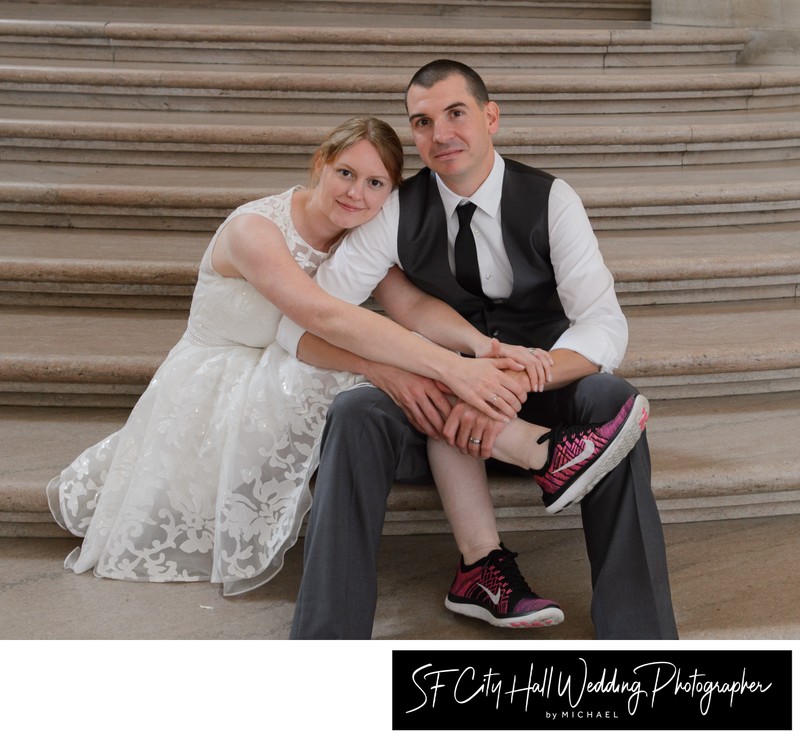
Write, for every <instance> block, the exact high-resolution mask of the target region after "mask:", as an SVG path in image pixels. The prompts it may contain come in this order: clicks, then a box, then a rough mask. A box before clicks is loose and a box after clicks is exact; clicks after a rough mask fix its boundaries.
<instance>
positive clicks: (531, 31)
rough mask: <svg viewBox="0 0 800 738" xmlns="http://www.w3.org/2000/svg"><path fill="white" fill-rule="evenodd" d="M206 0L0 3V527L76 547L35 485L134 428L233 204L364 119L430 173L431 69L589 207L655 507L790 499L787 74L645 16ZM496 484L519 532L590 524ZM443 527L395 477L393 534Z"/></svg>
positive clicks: (682, 516)
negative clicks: (641, 397) (425, 91)
mask: <svg viewBox="0 0 800 738" xmlns="http://www.w3.org/2000/svg"><path fill="white" fill-rule="evenodd" d="M217 5H218V3H211V2H205V1H204V0H168V2H166V3H162V4H156V3H152V0H127V1H126V2H125V3H124V5H114V6H111V5H108V6H106V5H103V4H102V3H93V2H91V1H90V0H85V1H84V2H78V1H77V0H76V2H66V1H62V2H55V1H53V2H39V3H27V2H0V343H1V344H2V346H3V350H2V351H1V352H0V428H2V434H3V438H4V443H3V452H2V456H1V457H0V535H7V536H52V535H60V534H61V533H60V531H59V530H58V529H57V528H56V527H55V526H54V524H52V523H50V519H49V515H48V513H47V510H46V504H45V501H44V496H43V488H44V485H45V483H46V481H47V480H48V479H49V478H50V477H51V476H53V474H55V473H56V472H57V471H58V470H59V469H60V468H61V467H62V466H63V465H64V464H66V463H69V462H70V461H71V460H72V458H73V457H74V456H75V455H76V454H77V453H78V452H80V451H81V450H82V449H83V448H85V447H86V446H88V445H90V444H92V443H93V442H95V441H96V440H98V439H99V438H101V437H103V436H104V435H106V434H107V433H109V432H111V431H113V430H114V429H115V428H116V427H118V426H119V425H120V424H121V423H122V422H123V421H124V418H125V416H126V413H127V411H128V409H129V408H130V407H131V405H132V404H133V403H134V402H135V400H136V397H137V396H138V394H139V393H140V392H141V391H142V390H143V388H144V387H145V386H146V384H147V382H148V380H149V377H150V376H151V375H152V373H153V371H154V370H155V368H156V366H158V364H159V363H160V361H161V360H162V359H163V357H164V356H165V354H166V352H167V351H168V350H169V348H170V346H171V345H172V344H173V343H174V341H175V340H176V339H177V337H178V336H180V334H181V333H182V330H183V325H184V323H185V317H186V310H187V307H188V303H189V299H190V296H191V290H192V287H193V283H194V277H195V272H196V268H197V263H198V260H199V257H200V255H201V254H202V251H203V249H204V248H205V245H206V243H207V242H208V239H209V237H210V235H211V233H212V232H213V230H214V229H215V228H216V226H217V225H218V224H219V222H220V221H221V220H222V218H224V216H225V215H226V214H227V213H228V212H229V211H230V210H231V209H232V208H233V207H235V206H236V205H237V204H239V203H241V202H244V201H246V200H248V199H252V198H254V197H257V196H260V195H262V194H266V193H268V192H272V191H280V190H282V189H285V188H286V187H287V186H289V185H291V184H294V183H296V182H300V181H303V180H304V178H305V176H306V166H307V161H308V155H309V153H310V152H311V151H312V150H313V148H314V146H315V144H316V142H317V141H319V139H320V138H321V136H322V135H323V133H324V131H325V130H327V129H329V128H330V127H332V126H333V125H335V124H336V123H337V122H339V121H340V120H342V119H343V118H344V117H346V116H348V115H352V114H356V113H362V112H365V111H368V112H372V113H375V114H379V115H381V116H383V117H385V118H386V119H387V120H389V121H390V122H392V123H393V124H394V125H395V127H396V128H397V130H398V132H399V133H400V135H401V137H402V138H403V141H404V144H405V145H406V150H407V154H408V169H409V172H411V171H413V170H414V169H415V168H416V167H417V166H418V164H419V161H418V159H417V157H416V154H415V152H414V150H413V145H412V143H411V140H410V135H409V133H408V130H407V124H406V122H405V121H404V116H403V105H402V91H403V89H404V86H405V83H406V82H407V79H408V76H409V75H410V73H411V72H412V71H413V70H414V69H415V68H416V67H417V66H418V65H419V64H421V63H424V62H425V61H427V60H429V59H432V58H436V57H438V56H445V55H446V56H451V57H455V58H458V59H462V60H464V61H466V62H468V63H471V64H473V65H474V66H476V68H477V69H478V70H479V71H480V72H481V73H482V74H483V76H484V77H485V79H486V80H487V83H488V85H489V88H490V91H491V92H492V93H493V95H494V97H495V99H497V101H498V102H499V103H500V106H501V110H502V113H503V118H502V125H501V131H500V132H499V134H498V136H497V139H496V142H497V145H498V148H499V149H500V150H501V152H502V153H504V154H507V155H509V156H512V157H513V158H517V159H519V160H521V161H525V162H527V163H531V164H533V165H535V166H539V167H542V168H546V169H548V170H550V171H552V172H553V173H555V174H557V175H559V176H562V177H563V178H564V179H566V180H567V181H568V182H570V183H571V184H572V185H573V186H574V187H575V188H576V189H577V190H578V192H579V193H580V194H581V196H582V198H583V200H584V202H585V204H586V206H587V210H588V212H589V215H590V218H591V220H592V222H593V225H594V227H595V229H596V231H597V233H598V236H599V238H600V242H601V248H602V249H603V252H604V254H605V256H606V260H607V262H608V264H609V266H610V267H611V269H612V271H613V272H614V274H615V277H616V280H617V290H618V293H619V296H620V301H621V303H622V304H623V306H624V309H625V312H626V314H627V316H628V318H629V322H630V329H631V341H630V347H629V351H628V354H627V356H626V359H625V362H624V364H623V366H622V367H621V370H620V373H621V374H622V375H624V376H626V377H628V378H630V379H631V381H633V382H634V383H635V384H636V385H637V386H639V387H640V388H641V389H642V391H643V392H645V393H646V394H647V395H648V396H649V397H650V398H651V400H652V406H653V418H652V421H651V425H650V441H651V448H652V451H653V465H654V468H653V481H654V488H655V491H656V495H657V498H658V501H659V505H660V507H661V509H662V512H663V515H664V520H665V521H667V522H669V521H692V520H709V519H726V518H741V517H748V516H771V515H779V514H793V513H797V512H800V470H799V468H798V463H797V459H796V456H795V454H794V450H793V449H794V446H795V443H796V438H797V437H798V431H800V412H798V411H800V310H799V309H798V307H799V306H800V305H799V303H798V284H800V163H799V160H800V122H799V121H800V117H799V116H798V113H799V112H800V67H767V66H765V67H754V66H746V65H742V64H739V63H737V59H739V58H740V57H741V55H742V54H743V52H744V50H745V48H746V45H747V43H748V41H749V39H750V37H751V32H750V31H749V30H747V29H744V30H743V29H698V28H678V27H665V26H657V25H654V24H651V23H650V22H649V2H643V1H642V0H617V1H613V0H583V1H578V0H576V1H575V2H569V3H565V2H557V1H556V0H551V1H550V2H548V1H547V0H517V1H516V2H514V1H513V0H508V1H504V2H498V3H491V12H489V10H490V9H489V7H488V5H489V4H487V3H484V2H480V1H479V0H473V1H472V2H469V1H468V0H464V1H463V2H459V1H458V0H450V1H449V2H438V3H423V2H421V0H406V1H405V2H402V3H399V4H398V3H390V2H388V1H384V0H365V1H364V2H357V1H353V2H342V3H333V2H313V1H311V0H308V1H301V2H295V3H293V4H292V5H291V10H287V4H286V3H273V2H255V0H253V1H252V2H248V1H247V0H237V1H234V2H231V3H225V5H224V9H220V8H217V7H216V6H217ZM495 496H496V503H497V509H498V517H499V520H500V524H501V527H502V528H503V529H504V530H540V529H545V528H571V527H578V526H579V525H580V520H579V516H578V515H577V514H576V513H575V512H572V511H566V512H565V513H562V514H561V515H558V516H548V515H546V514H545V513H544V512H543V510H542V508H541V505H540V504H539V503H538V501H537V499H536V497H537V496H536V495H535V494H532V493H531V490H530V484H528V485H525V484H523V483H522V482H521V481H520V480H517V479H514V480H509V479H502V480H497V483H496V485H495ZM443 530H446V523H445V521H444V519H443V515H442V513H441V509H440V507H439V504H438V500H437V498H436V494H435V491H434V490H433V488H430V487H419V488H418V487H398V490H397V493H396V494H393V496H392V508H391V511H390V516H389V520H388V522H387V526H386V531H387V533H398V534H399V533H424V532H439V531H443Z"/></svg>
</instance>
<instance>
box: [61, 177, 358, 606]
mask: <svg viewBox="0 0 800 738" xmlns="http://www.w3.org/2000/svg"><path fill="white" fill-rule="evenodd" d="M293 191H294V190H290V191H289V192H285V193H283V194H282V195H277V196H272V197H267V198H263V199H261V200H257V201H254V202H251V203H247V204H245V205H243V206H241V207H240V208H238V209H237V210H235V211H234V212H233V213H231V215H230V216H229V217H228V219H227V220H226V221H225V223H227V222H228V221H229V220H230V219H231V218H233V217H235V216H236V215H239V214H242V213H258V214H260V215H262V216H264V217H265V218H268V219H269V220H271V221H273V222H274V223H275V224H276V225H278V227H279V228H280V229H281V231H282V232H283V234H284V236H285V238H286V242H287V244H288V246H289V249H290V250H291V252H292V253H293V254H294V257H295V260H296V261H297V263H298V264H299V265H300V267H301V268H302V269H303V270H304V271H305V272H307V273H308V274H309V275H313V274H314V272H315V271H316V269H317V267H318V266H319V265H320V264H321V263H322V262H323V261H324V260H325V259H326V258H327V256H328V255H327V254H325V253H321V252H319V251H315V250H314V249H313V248H311V247H310V246H309V245H308V244H307V243H306V242H305V241H304V240H303V239H302V238H301V237H300V235H299V234H298V233H297V231H296V230H295V228H294V226H293V224H292V221H291V212H290V206H291V197H292V192H293ZM225 223H223V224H222V226H220V229H219V230H218V231H217V234H216V235H215V236H214V238H213V239H212V240H211V243H210V244H209V247H208V249H207V250H206V253H205V255H204V256H203V259H202V261H201V264H200V272H199V277H198V282H197V286H196V288H195V292H194V297H193V299H192V307H191V311H190V315H189V323H188V327H187V330H186V333H185V334H184V336H183V337H182V338H181V340H180V341H179V342H178V344H177V345H176V346H175V347H174V348H173V349H172V351H171V352H170V353H169V355H168V357H167V358H166V360H165V361H164V363H163V364H162V365H161V367H160V368H159V369H158V371H157V372H156V374H155V376H154V377H153V379H152V381H151V382H150V385H149V386H148V388H147V390H146V391H145V392H144V394H143V395H142V397H141V398H140V399H139V401H138V403H137V404H136V406H135V407H134V409H133V411H132V412H131V415H130V417H129V419H128V421H127V423H126V424H125V426H124V427H123V428H122V429H121V430H119V431H117V432H116V433H114V434H113V435H111V436H109V437H108V438H106V439H104V440H103V441H100V442H99V443H97V444H96V445H94V446H92V447H91V448H90V449H88V450H87V451H85V452H84V453H82V454H81V455H80V456H79V457H78V458H77V459H76V460H75V461H74V462H73V463H72V464H71V465H70V466H69V467H68V468H67V469H65V470H64V471H62V473H61V474H60V475H59V476H58V477H56V478H55V479H53V480H52V481H51V482H50V484H49V485H48V487H47V495H48V500H49V502H50V508H51V510H52V512H53V516H54V517H55V519H56V520H57V521H58V523H59V524H60V525H61V526H62V527H64V528H66V529H68V530H70V531H71V532H72V533H74V534H75V535H77V536H82V537H83V538H84V541H83V545H82V546H80V547H79V548H77V549H75V550H74V551H73V552H72V553H71V554H70V555H69V556H68V557H67V560H66V561H65V564H64V565H65V567H66V568H67V569H71V570H73V571H75V572H76V573H81V572H86V571H89V570H94V573H95V574H96V575H97V576H101V577H110V578H113V579H134V580H144V581H151V582H166V581H197V580H206V579H210V580H211V581H212V582H217V583H222V584H223V592H224V593H225V594H237V593H241V592H246V591H248V590H250V589H253V588H254V587H257V586H258V585H260V584H263V583H264V582H266V581H267V580H269V579H270V578H272V577H273V576H274V575H275V574H277V573H278V571H280V569H281V567H282V566H283V558H284V554H285V552H286V550H287V549H288V548H289V547H290V546H292V545H293V544H294V543H295V542H296V540H297V537H298V532H299V530H300V526H301V524H302V521H303V518H304V516H305V514H306V513H307V512H308V510H309V508H310V506H311V494H310V491H309V480H310V477H311V475H312V474H313V472H314V470H315V469H316V466H317V462H318V453H319V437H320V434H321V432H322V427H323V424H324V422H325V415H326V412H327V408H328V406H329V405H330V403H331V401H332V400H333V398H334V396H335V395H336V394H337V393H338V392H340V391H341V390H343V389H346V388H349V387H352V386H353V385H354V384H356V383H358V382H359V381H363V377H358V376H354V375H352V374H349V373H347V372H331V371H326V370H321V369H316V368H315V367H312V366H309V365H308V364H304V363H303V362H300V361H298V360H296V359H294V358H293V357H291V356H290V355H288V354H287V353H286V352H285V351H284V350H283V349H282V348H281V347H280V346H279V345H278V344H277V343H275V334H276V331H277V327H278V322H279V320H280V317H281V314H280V312H279V311H278V310H277V308H276V307H275V306H274V305H272V303H270V302H269V301H268V300H267V299H266V298H264V297H263V296H262V295H261V294H260V293H259V292H257V291H256V290H255V289H254V288H253V287H252V286H251V285H250V284H249V283H247V282H245V281H244V280H242V279H230V278H225V277H222V276H220V275H219V274H217V273H216V272H215V271H214V269H213V267H212V265H211V251H212V249H213V248H214V243H215V242H216V239H217V235H218V234H219V232H220V231H221V230H222V227H224V225H225Z"/></svg>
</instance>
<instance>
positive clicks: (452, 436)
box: [442, 400, 506, 459]
mask: <svg viewBox="0 0 800 738" xmlns="http://www.w3.org/2000/svg"><path fill="white" fill-rule="evenodd" d="M505 427H506V424H505V423H503V422H500V421H497V420H492V419H491V418H490V417H489V416H488V415H485V414H484V413H482V412H481V411H480V410H476V409H475V408H474V407H472V405H468V404H467V403H466V402H463V401H461V400H459V401H458V402H457V403H456V404H455V405H454V406H453V409H452V411H451V412H450V415H449V416H448V418H447V421H446V422H445V424H444V430H443V431H442V436H443V437H444V440H445V441H446V442H447V443H449V444H450V445H451V446H455V447H456V448H458V449H459V450H460V451H461V452H462V453H465V454H469V455H470V456H475V457H478V458H482V459H488V458H489V457H490V456H491V455H492V449H493V448H494V443H495V441H496V440H497V436H498V434H499V433H500V431H502V430H503V428H505ZM470 439H472V440H470ZM475 440H479V441H480V443H473V441H475Z"/></svg>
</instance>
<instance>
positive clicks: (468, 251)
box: [455, 202, 483, 297]
mask: <svg viewBox="0 0 800 738" xmlns="http://www.w3.org/2000/svg"><path fill="white" fill-rule="evenodd" d="M475 207H476V206H475V203H474V202H465V203H464V204H463V205H459V206H458V207H457V208H456V214H457V215H458V235H457V236H456V242H455V261H456V281H457V282H458V283H459V284H460V285H461V286H462V287H463V288H464V289H465V290H467V292H471V293H472V294H473V295H478V296H481V297H482V296H483V289H482V288H481V273H480V269H478V252H477V250H476V248H475V237H474V236H473V235H472V226H471V223H472V214H473V213H474V212H475Z"/></svg>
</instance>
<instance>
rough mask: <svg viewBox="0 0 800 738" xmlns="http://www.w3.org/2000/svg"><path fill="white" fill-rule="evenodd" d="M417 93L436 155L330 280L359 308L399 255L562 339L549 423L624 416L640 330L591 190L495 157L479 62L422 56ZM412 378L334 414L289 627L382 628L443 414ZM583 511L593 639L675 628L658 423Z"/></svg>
mask: <svg viewBox="0 0 800 738" xmlns="http://www.w3.org/2000/svg"><path fill="white" fill-rule="evenodd" d="M406 107H407V110H408V114H409V121H410V124H411V130H412V133H413V137H414V143H415V145H416V147H417V149H418V151H419V154H420V156H421V158H422V160H423V162H424V163H425V165H426V168H424V169H423V170H421V172H419V173H418V174H417V175H416V176H414V177H412V178H411V179H409V180H407V181H406V182H405V183H404V184H403V185H402V186H401V188H400V189H399V191H396V192H395V193H393V195H392V197H391V198H390V199H389V201H388V202H387V204H386V206H385V207H384V209H383V211H382V213H381V215H379V216H378V217H377V218H375V219H374V220H373V221H371V222H370V223H368V224H366V225H364V226H361V227H360V228H359V229H357V230H356V231H354V232H353V233H351V234H350V235H349V236H348V237H347V239H346V240H345V241H344V243H343V244H342V245H341V246H340V248H339V250H338V251H337V253H336V254H335V255H334V256H333V257H332V258H331V259H330V260H329V261H328V262H326V263H325V264H324V265H323V266H322V267H321V268H320V270H319V272H318V274H317V281H318V282H319V283H320V285H321V286H322V287H323V288H324V289H325V290H326V291H328V292H330V293H331V294H333V295H335V296H337V297H340V298H342V299H346V300H347V301H349V302H352V303H356V304H358V303H361V302H363V301H364V300H365V299H366V298H367V297H368V296H369V294H370V293H371V292H372V290H373V289H374V288H375V286H376V285H377V284H378V282H379V281H380V280H381V279H382V278H383V276H384V275H385V273H386V271H387V270H388V269H389V268H390V267H391V266H393V265H394V264H399V265H400V266H401V268H402V269H403V270H404V271H405V273H406V275H407V276H408V277H409V278H410V279H411V281H412V282H414V283H415V284H416V285H417V286H418V287H420V288H421V289H423V290H424V291H426V292H428V293H430V294H433V295H434V296H436V297H438V298H440V299H442V300H444V301H445V302H447V303H449V304H450V305H451V306H452V307H454V308H455V309H456V310H457V311H458V312H459V313H461V314H462V315H463V316H464V317H465V318H466V319H467V320H469V321H470V322H471V323H472V324H473V325H475V326H476V327H477V328H478V329H479V330H481V331H482V332H483V333H485V334H486V335H491V336H496V337H498V338H499V339H500V340H501V341H503V342H506V343H512V344H518V345H523V346H538V347H542V348H545V349H548V350H550V352H551V354H552V357H553V359H554V361H555V364H554V366H553V381H552V386H547V387H546V388H545V389H546V390H548V391H545V392H544V393H531V394H529V395H528V400H527V402H526V403H525V405H524V406H523V409H522V411H521V412H520V417H523V418H525V419H527V420H530V421H532V422H535V423H539V424H541V425H545V426H548V427H552V426H554V425H557V424H559V423H564V422H567V423H575V424H586V423H593V422H599V421H605V420H607V419H608V418H611V417H613V416H614V415H615V414H616V413H617V411H618V409H619V408H620V407H621V406H622V405H623V404H624V403H625V401H626V400H627V399H628V398H629V397H630V396H631V395H633V394H635V389H634V388H632V387H631V386H630V385H629V384H628V383H627V382H625V381H624V380H622V379H620V378H618V377H615V376H613V375H612V374H611V373H610V372H611V370H612V369H614V368H615V367H616V366H618V365H619V363H620V361H621V360H622V356H623V353H624V351H625V348H626V343H627V328H626V325H625V321H624V318H623V317H622V313H621V311H620V310H619V305H618V303H617V301H616V296H615V294H614V289H613V280H612V279H611V278H610V275H609V273H608V271H607V270H606V268H605V266H604V265H603V262H602V258H601V257H600V254H599V250H598V247H597V241H596V239H595V237H594V234H593V233H592V230H591V226H590V225H589V221H588V218H587V217H586V214H585V211H584V209H583V205H582V204H581V202H580V200H579V198H578V196H577V195H576V194H575V193H574V191H573V190H572V189H571V188H569V186H568V185H566V183H564V182H563V181H561V180H559V179H556V178H554V177H553V176H551V175H549V174H547V173H545V172H542V171H539V170H535V169H531V168H530V167H526V166H524V165H521V164H519V163H517V162H513V161H510V160H504V159H503V158H501V157H500V156H499V155H497V154H496V152H495V150H494V146H493V142H492V136H493V134H494V133H495V132H496V131H497V129H498V127H499V108H498V106H497V104H496V103H494V102H493V101H491V100H489V96H488V93H487V91H486V87H485V85H484V83H483V80H482V79H481V78H480V77H479V76H478V75H477V74H476V73H475V72H474V70H472V69H471V68H470V67H467V66H465V65H463V64H460V63H459V62H453V61H449V60H438V61H435V62H431V63H430V64H427V65H426V66H424V67H422V68H421V69H420V70H418V71H417V73H416V74H415V75H414V77H413V78H412V80H411V82H410V84H409V86H408V88H407V91H406ZM465 198H469V200H470V201H472V202H474V204H475V206H476V207H474V214H471V216H470V217H471V219H472V220H471V224H470V230H471V231H472V233H473V234H474V237H475V241H476V242H477V246H476V250H477V253H478V262H477V264H475V265H473V267H472V277H471V279H472V281H473V287H472V288H471V289H470V291H467V290H466V289H464V288H462V287H461V286H459V283H458V282H456V280H455V279H454V270H455V269H456V268H457V267H456V266H455V264H454V259H455V257H454V255H453V250H452V249H453V244H454V241H455V240H456V237H457V235H456V234H457V233H458V231H459V217H461V216H460V215H459V214H458V211H457V206H458V205H459V203H460V202H462V204H463V200H464V199H465ZM470 208H471V209H473V206H470ZM468 219H469V218H468ZM458 268H460V267H458ZM301 335H302V329H299V328H297V327H296V326H293V324H290V323H288V321H287V322H285V323H284V325H283V326H282V329H281V342H282V343H284V345H286V347H287V348H288V349H289V350H290V351H292V350H294V351H295V352H296V347H297V342H298V341H299V338H300V336H301ZM303 358H306V357H303ZM307 360H308V359H307ZM311 361H312V362H313V359H312V360H311ZM406 379H407V381H408V383H409V384H413V385H414V386H415V387H416V390H417V391H416V392H415V393H414V392H412V393H408V394H410V395H413V396H414V397H416V398H417V399H413V400H407V401H406V404H405V405H404V406H403V407H402V408H401V407H399V406H398V405H397V404H396V403H395V402H394V401H393V400H392V399H391V397H390V396H389V395H388V394H385V393H384V392H382V391H381V390H380V389H377V388H375V387H362V388H356V389H353V390H351V391H348V392H345V393H343V394H341V395H339V396H338V397H337V398H336V400H335V401H334V403H333V405H332V407H331V409H330V411H329V414H328V419H327V423H326V428H325V433H324V435H323V441H322V448H321V456H320V465H319V470H318V473H317V481H316V485H315V492H314V506H313V508H312V512H311V515H310V518H309V523H308V529H307V534H306V540H305V565H304V574H303V580H302V582H301V587H300V593H299V596H298V600H297V607H296V610H295V616H294V622H293V626H292V633H291V637H292V638H298V639H300V638H302V639H310V638H314V639H335V638H337V639H338V638H351V639H352V638H369V637H370V636H371V633H372V625H373V619H374V613H375V605H376V600H377V572H376V568H377V566H376V557H377V550H378V544H379V541H380V537H381V532H382V528H383V521H384V516H385V512H386V500H387V497H388V495H389V492H390V490H391V488H392V484H393V483H394V482H395V481H406V482H408V481H416V480H420V479H428V478H429V469H428V465H427V457H426V452H425V448H426V446H425V436H424V435H423V434H422V433H420V432H419V430H418V428H420V425H421V424H423V425H425V424H432V425H434V426H435V428H434V430H436V431H439V432H440V431H441V429H442V424H443V421H442V420H441V419H438V420H437V414H436V413H435V412H432V411H431V408H432V407H433V405H434V404H435V403H434V402H433V400H432V398H433V396H434V395H435V393H437V392H439V390H438V388H437V387H436V386H435V384H434V383H432V382H429V381H426V380H424V379H423V378H421V377H415V376H414V375H406ZM393 394H395V396H397V394H398V393H393ZM454 412H455V413H457V414H458V419H457V422H458V423H463V424H466V425H467V426H468V427H470V428H473V427H474V428H477V427H479V426H478V425H470V424H476V423H479V422H480V421H479V420H478V419H476V418H475V413H474V412H471V411H470V409H469V408H466V407H464V406H463V404H459V405H457V406H456V409H455V410H454ZM409 418H412V419H413V420H409ZM419 418H423V420H421V421H420V420H419ZM480 427H483V426H480ZM476 433H477V431H476ZM459 435H460V436H461V437H468V436H471V435H473V434H472V433H469V434H466V435H465V434H459ZM478 437H480V435H478ZM484 438H486V437H485V436H484ZM486 440H487V445H488V443H490V441H489V440H488V439H486ZM581 512H582V521H583V528H584V535H585V539H586V547H587V553H588V556H589V561H590V564H591V572H592V586H593V596H592V607H591V612H592V620H593V622H594V626H595V632H596V636H597V637H598V638H601V639H630V638H636V639H664V638H676V637H677V630H676V626H675V620H674V616H673V611H672V603H671V595H670V589H669V581H668V575H667V565H666V554H665V547H664V539H663V534H662V530H661V522H660V519H659V515H658V510H657V508H656V505H655V501H654V499H653V494H652V489H651V484H650V457H649V451H648V447H647V440H646V437H645V436H644V435H643V436H642V437H641V439H640V440H639V442H638V443H637V444H636V446H635V447H634V448H633V450H632V451H631V453H630V454H629V455H628V457H627V458H626V459H624V460H623V461H622V462H621V463H620V464H619V466H617V467H616V469H614V471H612V472H611V473H610V474H608V476H606V477H605V479H604V480H603V481H602V482H600V483H599V484H598V485H597V487H596V488H595V489H594V491H593V492H592V493H591V494H589V495H588V496H587V497H586V498H584V500H583V501H582V503H581Z"/></svg>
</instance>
